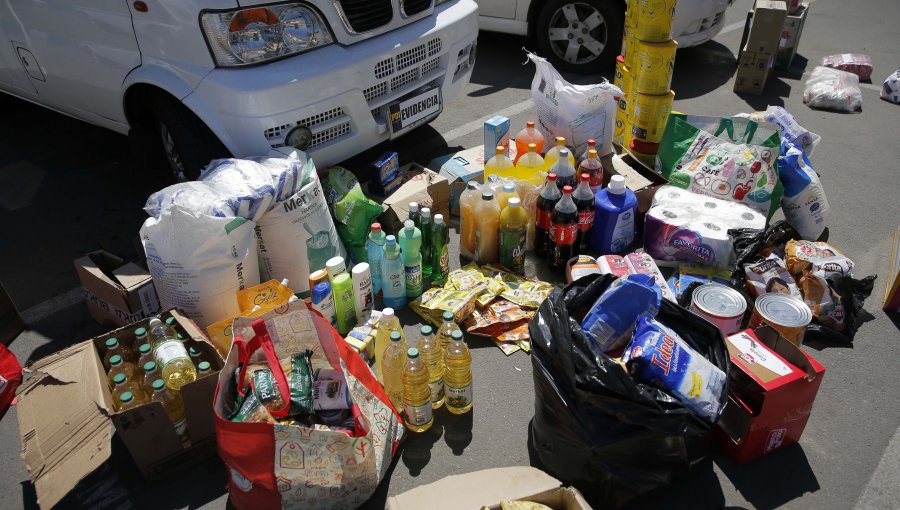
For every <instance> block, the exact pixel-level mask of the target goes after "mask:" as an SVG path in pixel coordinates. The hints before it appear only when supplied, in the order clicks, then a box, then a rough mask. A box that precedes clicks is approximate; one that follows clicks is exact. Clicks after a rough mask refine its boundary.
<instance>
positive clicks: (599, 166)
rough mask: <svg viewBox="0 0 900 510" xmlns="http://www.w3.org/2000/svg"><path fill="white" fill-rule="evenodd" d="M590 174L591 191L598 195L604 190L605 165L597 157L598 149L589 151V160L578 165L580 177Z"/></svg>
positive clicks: (586, 159)
mask: <svg viewBox="0 0 900 510" xmlns="http://www.w3.org/2000/svg"><path fill="white" fill-rule="evenodd" d="M581 174H588V175H589V176H590V182H589V183H588V184H590V186H591V191H592V192H594V193H596V192H598V191H600V190H601V189H603V163H601V162H600V158H599V157H598V156H597V150H596V149H588V151H587V158H585V159H584V161H582V162H581V164H580V165H578V175H581Z"/></svg>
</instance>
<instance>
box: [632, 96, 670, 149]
mask: <svg viewBox="0 0 900 510" xmlns="http://www.w3.org/2000/svg"><path fill="white" fill-rule="evenodd" d="M674 100H675V92H674V91H669V93H668V94H663V95H661V96H651V95H648V94H642V93H640V92H639V93H637V94H632V95H631V98H630V100H629V101H628V106H629V108H630V109H631V115H630V118H631V133H632V134H633V135H634V139H635V140H640V141H642V142H649V143H659V141H660V140H662V135H663V132H664V131H665V130H666V123H667V122H668V121H669V114H670V113H671V112H672V101H674Z"/></svg>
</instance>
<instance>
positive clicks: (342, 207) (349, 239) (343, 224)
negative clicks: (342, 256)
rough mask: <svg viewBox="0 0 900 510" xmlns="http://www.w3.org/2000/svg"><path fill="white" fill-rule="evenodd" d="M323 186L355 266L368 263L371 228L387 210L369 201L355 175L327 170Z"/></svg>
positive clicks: (343, 171)
mask: <svg viewBox="0 0 900 510" xmlns="http://www.w3.org/2000/svg"><path fill="white" fill-rule="evenodd" d="M322 184H323V186H324V188H325V200H326V201H327V202H328V207H329V208H330V209H331V212H332V214H334V218H335V219H336V220H337V232H338V236H339V237H340V238H341V241H343V243H344V246H345V247H346V248H347V251H349V252H350V255H351V256H352V257H353V261H354V262H356V263H357V264H358V263H360V262H366V261H367V255H366V239H367V236H368V234H369V226H370V225H371V224H372V222H373V221H375V218H377V217H378V215H379V214H381V213H382V212H383V211H384V207H382V206H381V204H379V203H378V202H375V201H373V200H371V199H369V198H367V197H366V195H365V194H364V193H363V191H362V188H361V187H360V185H359V181H357V179H356V177H355V176H354V175H353V173H352V172H350V171H349V170H346V169H344V168H341V167H339V166H336V167H333V168H330V169H329V170H328V173H327V174H326V176H325V180H324V182H323V183H322Z"/></svg>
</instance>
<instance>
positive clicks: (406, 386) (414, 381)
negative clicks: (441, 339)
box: [403, 347, 434, 432]
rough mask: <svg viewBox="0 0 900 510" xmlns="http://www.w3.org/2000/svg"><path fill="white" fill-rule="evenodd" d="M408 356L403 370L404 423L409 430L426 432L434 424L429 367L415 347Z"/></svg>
mask: <svg viewBox="0 0 900 510" xmlns="http://www.w3.org/2000/svg"><path fill="white" fill-rule="evenodd" d="M406 355H407V356H408V357H409V360H407V362H406V366H405V367H404V368H403V421H404V423H405V424H406V428H408V429H409V430H411V431H413V432H425V431H426V430H428V429H429V428H431V424H432V423H434V413H433V411H432V408H431V388H430V387H429V386H428V367H426V366H425V362H424V361H422V359H421V358H420V357H419V350H418V349H416V348H415V347H411V348H410V349H409V350H408V351H407V352H406Z"/></svg>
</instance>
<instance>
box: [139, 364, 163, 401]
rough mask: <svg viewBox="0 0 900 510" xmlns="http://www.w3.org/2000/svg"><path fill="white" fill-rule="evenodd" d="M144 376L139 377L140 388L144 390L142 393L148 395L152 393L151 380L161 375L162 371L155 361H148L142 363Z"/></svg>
mask: <svg viewBox="0 0 900 510" xmlns="http://www.w3.org/2000/svg"><path fill="white" fill-rule="evenodd" d="M143 368H144V377H143V378H142V379H141V389H143V390H144V393H146V394H147V395H150V394H152V393H153V381H155V380H157V379H159V378H161V377H162V373H160V371H159V367H158V366H157V365H156V362H155V361H148V362H146V363H144V367H143Z"/></svg>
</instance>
